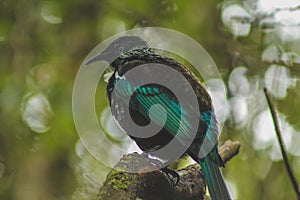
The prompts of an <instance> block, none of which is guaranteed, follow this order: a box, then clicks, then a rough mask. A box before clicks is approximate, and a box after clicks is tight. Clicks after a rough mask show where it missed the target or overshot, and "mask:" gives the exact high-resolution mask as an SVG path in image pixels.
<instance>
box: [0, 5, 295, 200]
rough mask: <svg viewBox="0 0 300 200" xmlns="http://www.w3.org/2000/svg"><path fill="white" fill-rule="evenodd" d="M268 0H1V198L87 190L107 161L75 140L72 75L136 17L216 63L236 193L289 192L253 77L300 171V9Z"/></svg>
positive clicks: (275, 195)
mask: <svg viewBox="0 0 300 200" xmlns="http://www.w3.org/2000/svg"><path fill="white" fill-rule="evenodd" d="M276 3H277V4H278V5H277V4H275V3H270V1H267V0H260V1H248V0H245V1H224V2H222V1H197V0H190V1H180V0H152V1H146V0H135V1H129V0H124V1H119V0H110V1H108V0H107V1H105V0H101V1H92V0H87V1H81V0H73V1H66V0H65V1H55V0H51V1H50V0H49V1H35V0H27V1H25V0H2V1H1V2H0V121H1V124H0V199H6V200H9V199H16V200H18V199H22V200H27V199H30V200H37V199H71V198H73V199H94V198H95V197H96V193H97V189H98V187H99V186H100V185H101V182H102V181H103V180H104V179H105V175H106V174H107V172H108V170H109V168H107V167H105V166H103V165H102V164H101V163H100V162H98V161H96V160H95V159H94V158H93V157H92V156H91V155H90V154H89V153H88V152H87V151H86V150H85V148H84V146H83V145H82V144H81V143H80V141H79V137H78V135H77V133H76V129H75V126H74V122H73V118H72V87H73V82H74V79H75V76H76V72H77V70H78V69H79V66H80V64H81V63H82V61H83V60H84V59H85V56H86V55H87V54H88V53H89V52H90V50H91V49H92V48H94V47H95V46H96V44H97V43H98V42H100V41H102V40H104V39H106V38H107V37H109V36H112V35H113V34H116V33H119V32H121V31H124V30H127V29H132V28H136V27H144V26H159V27H165V28H170V29H174V30H177V31H180V32H182V33H184V34H186V35H188V36H190V37H192V38H194V39H195V40H197V41H198V42H199V43H200V44H201V45H203V47H204V48H205V49H206V50H207V51H208V52H209V54H210V55H211V56H212V58H213V59H214V61H215V62H216V64H217V66H218V67H219V70H220V72H221V74H222V76H223V80H224V82H225V84H226V86H227V92H228V98H227V99H226V100H224V101H227V105H228V107H229V112H228V115H227V118H226V122H225V126H224V128H223V131H222V136H221V141H222V140H225V139H227V138H229V139H232V140H239V141H240V142H241V143H242V149H241V152H240V154H239V155H238V156H237V157H235V158H234V159H233V160H232V161H230V162H229V163H228V165H227V166H226V168H225V169H224V170H223V172H224V176H225V177H226V180H227V181H228V182H229V185H230V190H231V192H232V194H233V196H234V197H235V198H236V199H243V200H246V199H274V200H275V199H295V195H294V192H293V191H292V186H291V184H290V182H289V180H288V177H287V174H286V172H285V169H284V166H283V162H282V158H281V156H280V153H279V151H278V145H277V141H276V138H275V135H274V131H273V125H272V121H271V120H270V114H269V112H268V108H267V106H266V102H265V99H264V96H263V91H262V88H263V87H265V86H266V87H267V88H268V89H269V90H270V92H271V93H272V95H273V96H274V100H275V106H276V107H277V109H278V111H279V114H280V120H281V127H282V129H283V132H284V138H285V141H286V143H287V149H288V153H289V156H290V158H291V162H292V166H293V169H294V171H295V173H296V176H297V178H298V180H299V181H300V173H299V170H298V169H299V168H300V150H299V146H300V122H299V121H300V120H299V116H300V103H299V102H300V101H299V98H300V90H299V87H300V83H299V78H300V69H299V64H300V58H299V53H300V42H299V41H300V34H299V33H300V28H299V24H300V22H299V19H300V17H299V12H300V11H299V2H298V3H297V2H295V1H291V0H290V1H287V2H285V3H283V4H280V2H279V3H278V2H277V1H276ZM267 5H269V6H267ZM97 95H98V96H97V98H102V99H105V98H106V97H105V96H104V94H100V95H99V94H97ZM99 145H101V141H99ZM109 155H110V154H109V153H108V152H103V155H102V156H109Z"/></svg>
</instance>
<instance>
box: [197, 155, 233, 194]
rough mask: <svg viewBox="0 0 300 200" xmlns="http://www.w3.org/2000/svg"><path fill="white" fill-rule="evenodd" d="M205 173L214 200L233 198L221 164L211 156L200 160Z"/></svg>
mask: <svg viewBox="0 0 300 200" xmlns="http://www.w3.org/2000/svg"><path fill="white" fill-rule="evenodd" d="M198 163H199V164H200V165H201V168H202V172H203V174H204V177H205V180H206V183H207V186H208V190H209V194H210V196H211V199H212V200H231V198H230V195H229V192H228V190H227V187H226V184H225V182H224V179H223V176H222V174H221V171H220V168H219V166H218V165H217V164H216V163H214V162H213V161H212V160H211V158H210V157H209V156H206V157H205V158H204V161H198Z"/></svg>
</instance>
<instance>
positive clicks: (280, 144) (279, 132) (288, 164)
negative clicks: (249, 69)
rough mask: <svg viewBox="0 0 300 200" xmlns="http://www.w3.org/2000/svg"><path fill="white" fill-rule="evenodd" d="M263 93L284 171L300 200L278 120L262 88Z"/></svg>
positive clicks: (267, 95) (267, 94)
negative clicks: (272, 123) (271, 119)
mask: <svg viewBox="0 0 300 200" xmlns="http://www.w3.org/2000/svg"><path fill="white" fill-rule="evenodd" d="M264 92H265V95H266V98H267V101H268V105H269V108H270V112H271V115H272V118H273V122H274V126H275V131H276V135H277V139H278V142H279V146H280V150H281V154H282V157H283V161H284V164H285V167H286V170H287V172H288V175H289V178H290V180H291V182H292V185H293V187H294V190H295V192H296V194H297V198H298V200H300V191H299V187H298V183H297V180H296V178H295V175H294V173H293V170H292V167H291V165H290V162H289V159H288V156H287V153H286V148H285V145H284V143H283V139H282V134H281V130H280V128H279V120H278V117H277V114H276V111H275V108H274V105H273V103H272V101H271V98H270V94H269V92H268V90H267V88H264Z"/></svg>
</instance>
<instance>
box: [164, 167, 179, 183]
mask: <svg viewBox="0 0 300 200" xmlns="http://www.w3.org/2000/svg"><path fill="white" fill-rule="evenodd" d="M161 171H162V172H164V173H165V174H166V175H167V176H168V177H169V179H170V180H171V181H172V182H173V185H174V186H176V185H177V184H178V183H179V180H180V176H179V174H178V173H177V172H176V171H174V170H171V169H169V168H167V167H165V168H162V169H161Z"/></svg>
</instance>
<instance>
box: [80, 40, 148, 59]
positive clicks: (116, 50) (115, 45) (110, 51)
mask: <svg viewBox="0 0 300 200" xmlns="http://www.w3.org/2000/svg"><path fill="white" fill-rule="evenodd" d="M147 47H148V45H147V42H146V41H144V40H143V39H141V38H139V37H137V36H122V37H119V38H117V39H115V40H114V41H113V42H112V43H111V44H110V45H109V46H108V47H107V48H106V49H105V50H104V51H102V52H101V53H100V54H98V55H96V56H94V57H92V58H91V59H90V60H88V61H87V63H86V64H90V63H93V62H96V61H99V60H102V61H106V62H108V63H109V64H111V63H112V62H113V61H114V60H115V59H117V58H118V57H120V56H121V54H123V53H126V52H128V51H131V50H133V49H141V48H147Z"/></svg>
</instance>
